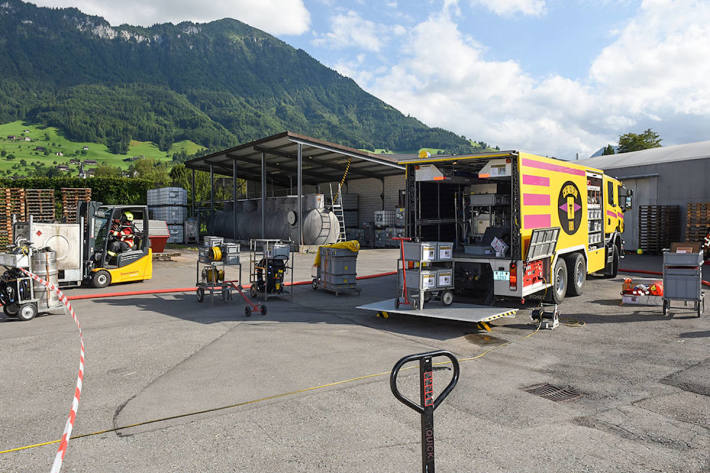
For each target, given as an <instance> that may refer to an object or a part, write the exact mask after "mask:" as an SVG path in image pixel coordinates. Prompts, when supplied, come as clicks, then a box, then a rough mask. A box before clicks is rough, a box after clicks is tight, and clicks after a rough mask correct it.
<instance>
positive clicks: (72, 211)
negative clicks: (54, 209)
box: [62, 187, 91, 223]
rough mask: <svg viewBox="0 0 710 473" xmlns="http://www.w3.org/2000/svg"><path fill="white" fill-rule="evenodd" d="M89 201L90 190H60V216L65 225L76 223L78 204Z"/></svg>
mask: <svg viewBox="0 0 710 473" xmlns="http://www.w3.org/2000/svg"><path fill="white" fill-rule="evenodd" d="M90 200H91V188H88V187H86V188H79V189H76V188H68V187H63V188H62V216H63V218H64V221H65V222H67V223H78V218H77V212H78V210H79V202H82V201H83V202H89V201H90Z"/></svg>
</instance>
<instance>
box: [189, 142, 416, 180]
mask: <svg viewBox="0 0 710 473" xmlns="http://www.w3.org/2000/svg"><path fill="white" fill-rule="evenodd" d="M299 145H301V149H302V156H303V170H302V176H303V183H304V184H319V183H325V182H338V181H340V180H341V179H342V177H343V174H344V173H345V168H346V166H347V163H348V160H352V162H351V164H350V170H349V172H348V177H349V178H350V179H364V178H377V179H382V178H384V177H385V176H395V175H399V174H402V173H403V172H404V166H401V165H399V164H397V162H396V161H395V160H393V159H391V158H388V157H387V156H386V155H381V154H374V153H369V152H367V151H360V150H356V149H353V148H348V147H346V146H341V145H338V144H335V143H329V142H327V141H322V140H318V139H315V138H311V137H309V136H304V135H298V134H296V133H292V132H290V131H285V132H283V133H279V134H277V135H273V136H269V137H267V138H262V139H260V140H256V141H252V142H250V143H245V144H242V145H239V146H236V147H234V148H229V149H226V150H223V151H219V152H216V153H213V154H210V155H207V156H203V157H201V158H195V159H191V160H190V161H187V162H186V163H185V165H186V166H187V167H188V168H190V169H196V170H199V171H208V172H209V171H210V167H212V169H213V170H214V172H215V173H217V174H222V175H226V176H232V166H233V162H234V161H236V162H237V177H239V178H241V179H246V180H248V181H257V182H258V181H260V180H261V156H262V153H264V161H265V163H264V164H265V167H266V174H267V176H268V178H269V181H271V182H273V183H275V184H278V185H282V186H289V185H290V184H291V179H290V178H291V177H293V176H296V175H297V171H298V166H297V157H298V147H299ZM294 182H295V180H294Z"/></svg>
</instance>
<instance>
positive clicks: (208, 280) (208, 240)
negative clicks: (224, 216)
mask: <svg viewBox="0 0 710 473" xmlns="http://www.w3.org/2000/svg"><path fill="white" fill-rule="evenodd" d="M239 250H240V247H239V244H238V243H225V242H224V239H222V238H220V237H213V236H206V237H205V239H204V243H203V245H202V246H201V247H200V249H199V256H198V258H197V267H196V280H197V282H196V283H195V285H196V286H197V290H196V295H197V301H198V302H203V301H204V300H205V293H207V292H209V295H210V296H211V297H212V301H214V298H215V294H219V295H220V296H221V297H222V300H223V301H227V300H230V299H232V289H234V287H235V286H236V285H238V284H241V281H242V265H241V261H240V259H239ZM233 268H237V271H238V279H236V280H235V279H234V278H233V277H232V278H231V279H230V278H229V277H228V276H230V274H228V271H229V272H233V271H234V269H233Z"/></svg>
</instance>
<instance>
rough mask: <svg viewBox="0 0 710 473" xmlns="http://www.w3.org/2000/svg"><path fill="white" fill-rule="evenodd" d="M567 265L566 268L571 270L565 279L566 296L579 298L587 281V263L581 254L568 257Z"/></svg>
mask: <svg viewBox="0 0 710 473" xmlns="http://www.w3.org/2000/svg"><path fill="white" fill-rule="evenodd" d="M567 263H568V268H571V270H570V271H569V275H568V277H567V295H568V296H581V295H582V292H584V281H586V279H587V263H586V261H584V256H582V255H581V253H575V254H574V255H570V256H569V259H568V260H567Z"/></svg>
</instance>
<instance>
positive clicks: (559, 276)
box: [547, 258, 567, 304]
mask: <svg viewBox="0 0 710 473" xmlns="http://www.w3.org/2000/svg"><path fill="white" fill-rule="evenodd" d="M565 294H567V263H565V259H564V258H557V263H555V269H554V270H553V271H552V287H549V288H547V298H548V300H549V301H550V302H554V303H555V304H559V303H561V302H562V301H563V300H565Z"/></svg>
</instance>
